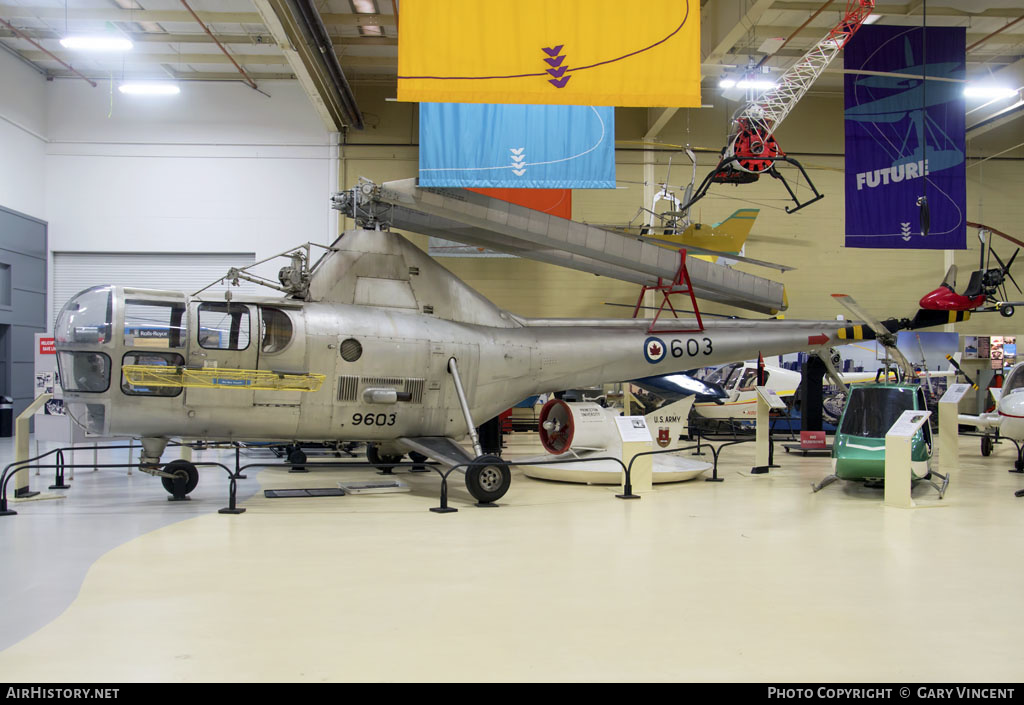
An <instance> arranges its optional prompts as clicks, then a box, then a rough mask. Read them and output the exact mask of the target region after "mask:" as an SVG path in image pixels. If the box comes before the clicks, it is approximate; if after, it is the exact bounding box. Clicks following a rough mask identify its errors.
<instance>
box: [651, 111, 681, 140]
mask: <svg viewBox="0 0 1024 705" xmlns="http://www.w3.org/2000/svg"><path fill="white" fill-rule="evenodd" d="M654 110H655V109H654V108H648V109H647V121H648V124H649V125H650V127H648V128H647V132H646V134H644V141H645V142H646V141H650V140H653V139H654V138H655V137H657V136H658V135H660V134H661V131H662V130H664V129H665V125H667V124H668V122H669V120H671V119H672V117H673V116H674V115H675V114H676V113H677V112H678V111H679V108H664V109H662V110H661V112H660V113H659V114H658V117H656V118H654V119H653V120H652V119H651V117H652V115H653V111H654Z"/></svg>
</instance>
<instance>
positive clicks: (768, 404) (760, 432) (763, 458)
mask: <svg viewBox="0 0 1024 705" xmlns="http://www.w3.org/2000/svg"><path fill="white" fill-rule="evenodd" d="M754 390H755V391H756V392H757V419H756V421H755V425H754V433H755V443H754V445H755V453H754V462H756V463H757V465H755V466H754V467H753V468H752V469H751V470H750V472H751V473H753V474H754V475H762V474H764V473H766V472H768V470H769V468H771V467H773V466H772V457H771V455H772V454H771V438H770V433H771V416H770V414H771V410H772V409H785V408H786V402H784V401H783V400H782V397H780V396H779V394H778V392H776V391H775V390H774V389H769V388H768V387H760V386H759V387H754Z"/></svg>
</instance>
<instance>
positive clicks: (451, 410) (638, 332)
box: [66, 299, 836, 440]
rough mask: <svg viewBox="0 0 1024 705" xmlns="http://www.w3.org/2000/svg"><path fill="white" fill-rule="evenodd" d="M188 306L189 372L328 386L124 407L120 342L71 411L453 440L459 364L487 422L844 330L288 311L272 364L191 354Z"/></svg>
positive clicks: (271, 432)
mask: <svg viewBox="0 0 1024 705" xmlns="http://www.w3.org/2000/svg"><path fill="white" fill-rule="evenodd" d="M234 303H235V304H238V305H248V306H249V307H250V310H251V315H250V318H251V320H252V321H253V322H254V326H255V322H256V321H258V320H259V315H260V314H259V304H260V303H261V302H260V301H253V302H250V303H247V302H246V301H245V300H241V299H235V302H234ZM262 303H266V300H262ZM194 304H195V302H194V301H192V302H190V305H189V320H188V326H187V327H188V330H189V331H190V333H189V335H190V340H189V344H188V348H187V352H186V365H187V366H198V367H201V366H203V365H204V364H205V363H207V362H208V360H209V359H210V357H211V356H214V355H215V354H216V356H218V357H219V358H220V359H219V360H218V365H219V366H220V367H231V366H234V365H237V366H240V367H244V366H246V365H248V366H250V367H251V366H257V367H259V368H260V369H271V370H278V371H289V372H300V371H316V372H321V373H325V374H327V376H328V378H327V380H326V381H325V383H324V384H323V386H322V387H321V388H320V390H319V391H316V392H310V393H301V394H300V393H296V392H290V391H289V392H283V391H282V392H278V391H258V392H255V393H254V392H253V391H251V390H245V389H202V390H193V389H186V390H184V393H182V394H179V395H178V396H175V397H171V398H160V397H148V396H130V395H128V394H126V393H125V392H124V391H123V390H122V387H121V385H120V384H119V383H118V380H119V377H120V366H119V365H120V361H121V359H122V357H123V356H124V353H125V352H127V351H128V350H129V348H127V347H125V345H124V342H123V337H122V336H121V335H120V334H116V335H114V336H113V343H112V344H111V345H110V347H111V348H112V349H110V350H108V353H109V354H110V356H111V358H112V360H113V370H112V383H111V385H110V388H109V389H108V390H107V391H106V392H104V393H101V394H96V393H78V394H76V393H70V392H69V393H67V394H66V398H67V399H68V401H75V400H80V401H84V402H88V403H104V404H106V405H107V412H106V418H107V420H108V427H107V429H106V430H107V432H109V433H111V434H118V435H121V434H123V435H136V436H164V437H167V436H181V437H186V438H193V437H195V438H209V439H231V440H324V439H338V440H393V439H395V438H399V437H417V436H448V437H454V438H459V437H462V436H463V435H464V434H465V433H466V430H467V429H466V424H465V421H464V419H463V416H462V414H461V411H460V409H459V404H458V399H457V397H456V395H455V390H454V385H453V382H452V378H451V375H450V374H449V373H448V371H447V364H448V360H449V359H450V358H453V357H454V358H455V359H456V360H457V363H458V366H459V370H460V373H461V375H462V378H463V380H464V383H465V387H466V391H467V395H468V397H469V404H470V408H471V412H472V415H473V418H474V419H475V420H476V421H477V423H481V422H483V421H486V420H487V419H490V418H492V417H494V416H496V415H497V414H499V413H500V412H502V411H504V410H505V409H507V408H509V407H511V406H513V405H514V404H516V403H518V402H519V401H521V400H522V399H524V398H526V397H528V396H530V395H532V394H538V393H542V392H550V391H556V390H560V389H567V388H572V387H579V386H589V385H596V384H601V383H606V382H615V381H624V380H629V379H635V378H637V377H644V376H649V375H656V374H665V373H669V372H676V371H681V370H685V369H692V368H693V367H697V366H706V365H715V364H720V363H724V362H729V361H732V360H736V359H742V358H745V357H749V356H751V355H753V354H756V353H757V352H759V351H760V352H761V353H762V354H764V355H775V354H781V353H784V352H792V351H794V350H801V349H813V348H816V347H818V345H820V343H816V344H814V345H812V344H809V343H808V337H809V336H815V335H820V334H822V333H828V334H831V333H832V332H834V329H835V328H836V324H834V323H830V322H827V321H825V322H821V321H819V322H786V321H778V322H774V321H772V322H759V325H758V326H757V327H756V330H757V332H756V340H754V339H753V336H754V328H753V327H752V326H750V325H749V323H750V322H747V321H723V322H717V323H716V324H712V325H710V326H708V328H707V329H706V330H705V331H704V332H702V333H692V334H665V333H658V332H656V333H654V334H652V335H649V334H648V333H647V332H646V329H644V328H643V327H640V326H637V327H636V329H635V330H629V329H624V328H622V327H621V321H615V322H613V321H609V322H608V325H607V327H606V326H602V325H601V324H600V322H599V321H595V322H593V324H592V325H579V324H576V325H571V326H570V325H566V326H537V327H534V326H523V327H517V328H496V327H490V326H480V325H472V324H465V323H456V322H452V321H445V320H439V319H437V318H436V317H434V316H431V315H427V314H420V313H414V312H409V311H404V310H391V309H386V308H374V307H367V306H355V305H347V304H327V303H300V302H293V303H292V304H291V307H290V308H287V309H286V310H287V312H288V314H289V316H290V317H291V319H292V321H293V326H294V328H295V333H296V335H295V337H294V339H293V340H292V342H291V344H290V345H289V347H288V348H286V349H285V350H283V351H281V352H280V353H278V354H277V355H268V354H265V353H263V352H262V351H261V350H259V349H258V348H259V343H260V341H259V340H258V338H259V336H258V335H257V334H256V332H253V333H252V335H251V338H252V340H251V344H250V346H249V349H247V350H245V351H239V352H238V353H237V354H236V355H235V356H234V357H233V356H232V351H222V350H218V351H210V350H209V349H206V348H202V347H201V346H199V345H197V344H196V331H198V330H199V329H200V327H199V324H198V321H196V320H195V311H196V306H195V305H194ZM829 326H831V329H832V330H830V329H829ZM300 332H301V335H299V333H300ZM346 340H356V341H358V342H359V345H360V346H361V349H362V353H361V355H360V357H359V358H358V359H357V360H354V361H346V360H345V359H344V358H343V357H342V355H341V349H342V344H343V343H344V341H346ZM294 346H299V347H294ZM282 359H284V360H285V361H286V362H285V364H283V366H282V364H279V363H281V361H282ZM300 366H301V368H300V369H296V368H297V367H300ZM403 385H404V386H403ZM405 387H408V388H414V389H415V393H414V394H413V398H412V399H411V400H409V401H399V402H397V403H384V404H381V403H370V402H368V401H366V397H365V396H364V395H365V391H366V390H367V389H371V388H397V389H399V391H403V390H404V389H405ZM197 392H200V393H199V394H197Z"/></svg>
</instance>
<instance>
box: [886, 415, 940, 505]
mask: <svg viewBox="0 0 1024 705" xmlns="http://www.w3.org/2000/svg"><path fill="white" fill-rule="evenodd" d="M931 415H932V412H930V411H921V410H918V409H909V410H907V411H904V412H903V413H902V414H900V417H899V418H898V419H896V423H894V424H893V425H892V426H891V427H889V430H888V432H887V433H886V434H885V506H887V507H899V508H901V509H910V508H912V507H914V506H916V505H915V504H914V500H913V498H912V497H911V496H910V491H911V489H912V487H911V477H912V475H911V444H912V441H913V438H914V434H915V433H917V432H918V430H919V429H920V428H921V427H922V426H924V425H925V424H926V423H928V417H929V416H931Z"/></svg>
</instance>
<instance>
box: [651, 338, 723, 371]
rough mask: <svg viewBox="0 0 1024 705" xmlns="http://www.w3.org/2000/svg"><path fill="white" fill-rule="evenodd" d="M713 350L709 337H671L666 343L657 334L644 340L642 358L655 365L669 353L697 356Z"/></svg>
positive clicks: (676, 355) (674, 355)
mask: <svg viewBox="0 0 1024 705" xmlns="http://www.w3.org/2000/svg"><path fill="white" fill-rule="evenodd" d="M713 352H714V345H713V344H712V342H711V338H708V337H703V338H686V339H685V340H683V339H680V338H672V339H671V340H670V341H669V343H668V344H667V345H666V344H665V341H664V340H662V339H661V338H658V337H657V336H653V335H652V336H650V337H649V338H647V340H645V341H644V358H645V359H646V360H647V362H649V363H651V364H652V365H656V364H658V363H659V362H661V361H662V360H664V359H665V357H666V356H667V355H669V354H671V355H672V357H676V358H679V357H697V356H699V355H711V354H712V353H713Z"/></svg>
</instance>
